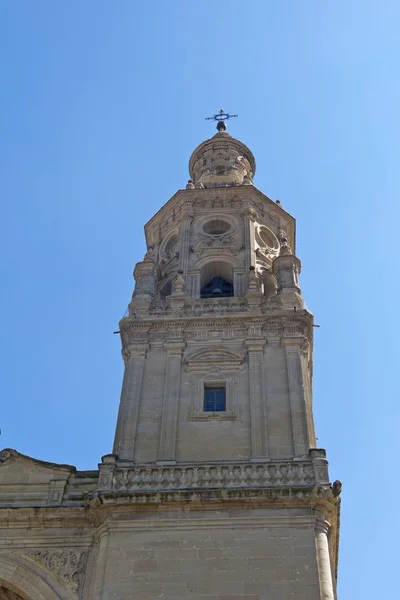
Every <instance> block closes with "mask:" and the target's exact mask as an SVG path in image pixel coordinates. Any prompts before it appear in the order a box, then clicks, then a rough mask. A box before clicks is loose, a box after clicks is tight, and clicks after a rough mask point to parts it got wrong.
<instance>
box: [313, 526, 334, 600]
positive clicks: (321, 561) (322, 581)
mask: <svg viewBox="0 0 400 600" xmlns="http://www.w3.org/2000/svg"><path fill="white" fill-rule="evenodd" d="M329 530H330V525H329V523H328V522H327V521H323V520H322V519H318V521H317V523H316V525H315V544H316V549H317V563H318V576H319V587H320V594H321V600H335V594H334V591H333V582H332V569H331V557H330V553H329V542H328V534H329Z"/></svg>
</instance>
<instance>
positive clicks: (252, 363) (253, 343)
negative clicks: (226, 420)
mask: <svg viewBox="0 0 400 600" xmlns="http://www.w3.org/2000/svg"><path fill="white" fill-rule="evenodd" d="M264 345H265V342H264V340H262V339H253V340H246V341H245V346H246V348H247V350H248V353H249V393H250V394H249V400H250V420H251V455H252V458H253V459H258V458H265V457H266V456H267V432H266V422H265V406H264V404H265V395H264V369H263V362H264V361H263V355H264Z"/></svg>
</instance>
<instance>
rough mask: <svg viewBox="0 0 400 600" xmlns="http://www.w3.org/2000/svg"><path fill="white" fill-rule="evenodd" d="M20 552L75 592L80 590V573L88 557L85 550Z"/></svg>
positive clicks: (23, 556) (20, 554)
mask: <svg viewBox="0 0 400 600" xmlns="http://www.w3.org/2000/svg"><path fill="white" fill-rule="evenodd" d="M18 554H19V556H21V557H22V558H26V559H27V560H29V561H31V562H33V563H36V564H37V565H39V566H40V567H41V568H44V569H45V570H46V571H48V572H49V573H50V574H51V575H55V576H56V577H57V578H58V579H59V580H60V581H62V582H63V583H64V585H65V587H66V588H68V589H69V590H71V591H73V592H74V593H75V594H76V593H77V592H78V588H79V578H80V573H81V571H82V569H83V566H84V564H85V559H86V552H85V550H34V551H33V552H21V553H18Z"/></svg>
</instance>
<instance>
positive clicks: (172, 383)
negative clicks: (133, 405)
mask: <svg viewBox="0 0 400 600" xmlns="http://www.w3.org/2000/svg"><path fill="white" fill-rule="evenodd" d="M184 347H185V344H184V342H183V341H169V342H166V343H165V344H164V348H165V349H166V351H167V363H166V373H165V383H164V401H163V411H162V419H161V432H160V445H159V452H158V458H159V461H175V459H176V456H175V454H176V432H177V425H178V409H179V392H180V384H181V362H182V350H183V349H184Z"/></svg>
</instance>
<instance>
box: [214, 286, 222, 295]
mask: <svg viewBox="0 0 400 600" xmlns="http://www.w3.org/2000/svg"><path fill="white" fill-rule="evenodd" d="M222 294H223V292H222V290H221V288H219V287H217V288H215V290H213V291H212V295H213V296H222Z"/></svg>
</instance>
